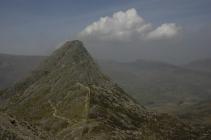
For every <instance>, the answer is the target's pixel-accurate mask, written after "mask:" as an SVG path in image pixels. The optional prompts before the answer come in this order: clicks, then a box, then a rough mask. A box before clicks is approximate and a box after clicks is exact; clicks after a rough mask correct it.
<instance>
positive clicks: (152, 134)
mask: <svg viewBox="0 0 211 140" xmlns="http://www.w3.org/2000/svg"><path fill="white" fill-rule="evenodd" d="M5 94H6V95H5ZM1 97H4V98H3V99H2V100H3V102H1V104H2V105H1V107H2V108H3V109H4V110H6V111H7V112H8V113H10V114H13V115H15V116H16V117H17V118H18V120H26V121H28V122H30V123H32V124H33V125H34V126H38V127H40V128H43V129H44V130H45V131H47V132H48V133H49V135H53V136H52V139H53V138H56V139H58V140H61V139H65V140H66V139H67V140H69V139H79V140H89V139H90V140H91V139H97V140H110V139H114V140H118V139H123V140H127V139H130V140H142V139H143V140H155V139H156V140H168V139H170V140H187V139H207V138H210V135H209V134H210V132H209V131H206V133H208V134H206V135H205V136H204V134H205V131H203V130H200V131H199V130H197V129H196V128H194V127H192V126H190V125H187V124H185V123H183V122H181V121H179V120H177V119H175V118H173V117H171V116H168V115H166V114H157V113H153V112H148V111H147V110H146V109H145V108H144V107H142V106H140V105H139V104H137V103H136V102H135V101H134V100H133V99H132V98H130V97H129V96H128V95H127V94H126V93H125V92H124V91H123V90H122V89H121V88H119V87H118V86H117V85H116V84H114V83H113V82H111V81H110V80H109V78H107V77H106V76H105V75H104V74H102V73H101V71H100V70H99V68H98V66H97V65H96V64H95V62H94V61H93V59H92V58H91V56H90V55H89V54H88V52H87V51H86V49H85V48H84V47H83V44H82V43H81V42H80V41H72V42H67V43H65V44H64V45H63V46H62V47H61V48H60V49H58V50H57V51H56V52H55V53H54V54H53V55H51V56H50V57H48V58H47V59H46V61H45V62H44V63H43V64H42V65H41V66H40V67H39V68H38V70H37V71H35V72H34V73H33V74H32V75H31V76H30V77H28V78H27V79H25V80H23V81H22V82H20V83H19V84H17V85H16V86H15V87H14V88H12V89H8V90H5V91H4V92H3V93H2V96H1ZM202 136H203V137H202Z"/></svg>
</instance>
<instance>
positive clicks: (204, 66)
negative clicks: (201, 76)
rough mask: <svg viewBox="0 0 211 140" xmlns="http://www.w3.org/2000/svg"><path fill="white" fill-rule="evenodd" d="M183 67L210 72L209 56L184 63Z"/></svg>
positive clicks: (210, 62)
mask: <svg viewBox="0 0 211 140" xmlns="http://www.w3.org/2000/svg"><path fill="white" fill-rule="evenodd" d="M185 67H187V68H190V69H193V70H197V71H202V72H209V73H211V58H210V59H201V60H196V61H192V62H190V63H188V64H187V65H185Z"/></svg>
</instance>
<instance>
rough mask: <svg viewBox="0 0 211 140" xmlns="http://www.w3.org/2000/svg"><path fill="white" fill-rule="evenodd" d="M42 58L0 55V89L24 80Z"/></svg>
mask: <svg viewBox="0 0 211 140" xmlns="http://www.w3.org/2000/svg"><path fill="white" fill-rule="evenodd" d="M44 58H45V57H42V56H21V55H8V54H0V88H5V87H8V86H11V85H12V84H14V83H15V82H16V81H18V80H20V79H22V78H24V77H25V76H26V75H27V74H28V73H30V72H31V71H32V70H33V69H35V67H36V66H37V65H38V64H39V63H40V62H41V61H42V60H43V59H44Z"/></svg>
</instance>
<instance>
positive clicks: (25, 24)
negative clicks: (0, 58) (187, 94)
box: [0, 0, 211, 64]
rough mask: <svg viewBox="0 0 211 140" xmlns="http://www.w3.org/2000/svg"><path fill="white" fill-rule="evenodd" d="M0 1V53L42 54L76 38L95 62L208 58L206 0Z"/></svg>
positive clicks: (210, 29)
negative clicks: (100, 60)
mask: <svg viewBox="0 0 211 140" xmlns="http://www.w3.org/2000/svg"><path fill="white" fill-rule="evenodd" d="M0 3H1V6H0V7H1V8H0V17H1V19H3V20H2V22H1V23H0V29H1V32H0V53H7V54H21V55H48V54H50V53H51V52H52V51H53V50H55V49H56V48H58V47H59V46H60V45H61V44H62V43H64V42H65V41H66V40H74V39H79V40H82V41H83V42H84V44H85V46H86V47H87V49H88V50H89V51H90V52H91V54H92V55H93V56H94V57H96V58H97V59H106V60H115V61H134V60H136V59H147V60H156V61H164V62H169V63H173V64H181V63H187V62H190V61H192V60H197V59H204V58H210V55H211V14H210V12H211V10H210V9H211V6H210V5H211V2H210V1H209V0H203V1H197V0H186V1H182V0H178V1H168V0H150V1H149V0H143V1H138V0H132V1H130V2H129V1H121V2H120V1H111V0H109V1H102V0H100V1H99V0H98V1H97V0H93V1H85V2H84V1H83V2H82V1H81V0H77V1H76V0H71V1H67V0H62V1H56V0H53V1H50V0H46V1H41V0H37V1H25V0H20V1H15V2H11V1H6V0H3V1H1V2H0ZM96 5H97V7H96Z"/></svg>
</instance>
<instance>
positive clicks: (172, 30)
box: [147, 23, 180, 39]
mask: <svg viewBox="0 0 211 140" xmlns="http://www.w3.org/2000/svg"><path fill="white" fill-rule="evenodd" d="M179 30H180V27H177V26H176V24H175V23H168V24H162V25H161V26H160V27H157V28H156V29H155V30H153V31H151V32H149V33H148V35H147V38H148V39H162V38H172V37H174V36H176V35H177V34H178V32H179Z"/></svg>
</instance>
